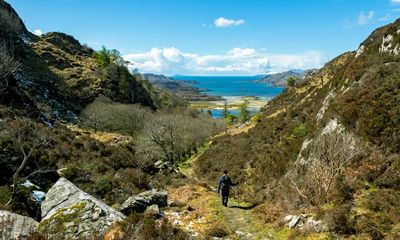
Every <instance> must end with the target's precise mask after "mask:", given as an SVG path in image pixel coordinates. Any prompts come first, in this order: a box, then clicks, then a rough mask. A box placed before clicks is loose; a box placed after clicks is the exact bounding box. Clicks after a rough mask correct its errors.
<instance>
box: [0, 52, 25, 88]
mask: <svg viewBox="0 0 400 240" xmlns="http://www.w3.org/2000/svg"><path fill="white" fill-rule="evenodd" d="M20 67H21V64H20V63H19V62H18V61H16V60H15V59H14V58H13V57H12V56H11V55H10V54H9V53H8V52H7V50H6V47H5V46H0V93H2V92H4V91H5V90H6V89H7V88H8V78H9V77H10V76H11V75H13V74H14V73H15V72H17V71H18V69H20Z"/></svg>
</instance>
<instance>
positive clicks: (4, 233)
mask: <svg viewBox="0 0 400 240" xmlns="http://www.w3.org/2000/svg"><path fill="white" fill-rule="evenodd" d="M38 224H39V223H38V222H36V221H35V220H33V219H32V218H29V217H24V216H21V215H18V214H15V213H12V212H8V211H2V210H0V239H7V240H13V239H27V238H28V237H29V236H30V235H31V234H32V233H34V232H37V228H38Z"/></svg>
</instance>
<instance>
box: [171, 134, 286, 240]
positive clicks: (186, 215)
mask: <svg viewBox="0 0 400 240" xmlns="http://www.w3.org/2000/svg"><path fill="white" fill-rule="evenodd" d="M210 146H211V142H210V143H207V144H206V145H205V147H204V148H203V149H200V151H199V153H198V154H197V155H196V156H193V157H192V158H190V159H189V160H188V161H187V162H186V163H185V164H184V165H182V166H181V167H180V170H181V172H182V173H183V174H184V175H186V176H187V177H188V179H189V180H188V181H187V183H186V184H185V185H183V186H181V187H178V188H174V189H169V199H170V200H171V201H172V206H173V207H171V208H169V209H168V210H167V211H166V215H167V218H168V219H169V220H170V221H171V222H172V223H173V224H174V225H176V226H178V227H180V228H182V229H183V230H185V231H188V232H190V233H191V234H192V236H193V237H194V238H195V239H204V238H206V239H212V238H215V239H244V240H246V239H287V237H288V236H289V234H290V231H289V230H288V229H286V228H282V229H279V230H277V229H274V227H273V226H270V225H267V224H263V223H262V222H261V220H260V219H259V218H258V217H257V216H256V215H255V214H254V209H255V208H254V207H255V206H254V205H252V204H249V203H243V202H238V201H236V200H235V199H234V198H230V199H229V203H228V207H223V206H222V203H221V198H220V196H219V195H218V194H217V193H216V190H215V187H214V186H209V185H208V184H206V183H204V182H201V181H199V180H198V179H197V176H196V175H195V173H194V171H193V165H194V164H195V162H196V161H197V159H198V157H199V156H200V155H201V154H202V153H203V152H204V150H206V149H207V148H209V147H210Z"/></svg>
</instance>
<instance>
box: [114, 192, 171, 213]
mask: <svg viewBox="0 0 400 240" xmlns="http://www.w3.org/2000/svg"><path fill="white" fill-rule="evenodd" d="M167 201H168V195H167V193H166V192H157V191H154V190H151V191H147V192H142V193H140V194H139V195H136V196H132V197H130V198H128V200H126V201H125V202H124V203H123V204H122V205H121V207H120V208H119V210H120V212H122V213H124V214H126V215H129V214H131V213H134V212H138V213H142V212H144V211H146V209H147V207H149V206H151V205H154V204H155V205H157V206H158V207H166V206H168V202H167Z"/></svg>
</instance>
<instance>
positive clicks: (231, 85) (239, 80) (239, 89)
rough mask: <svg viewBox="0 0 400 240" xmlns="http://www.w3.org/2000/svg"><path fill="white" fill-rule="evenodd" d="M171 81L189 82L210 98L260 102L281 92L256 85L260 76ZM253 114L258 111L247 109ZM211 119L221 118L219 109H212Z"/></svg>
mask: <svg viewBox="0 0 400 240" xmlns="http://www.w3.org/2000/svg"><path fill="white" fill-rule="evenodd" d="M172 78H173V79H176V80H184V81H189V82H190V83H191V84H192V85H193V86H194V87H197V88H200V89H202V90H204V93H206V94H208V95H212V96H221V97H223V98H224V99H226V100H228V102H229V100H232V99H235V98H239V97H257V98H259V99H262V100H265V101H266V100H268V99H272V98H274V97H275V96H277V95H278V94H280V93H281V92H282V91H283V88H281V87H275V86H269V85H267V84H265V83H257V82H256V81H257V80H259V79H260V76H173V77H172ZM249 110H250V112H252V113H253V114H254V113H255V112H257V111H259V109H249ZM211 113H212V117H214V118H218V117H220V116H221V113H222V110H221V109H212V110H211ZM230 113H231V114H234V115H239V111H238V110H237V109H232V110H230Z"/></svg>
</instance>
